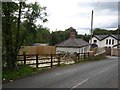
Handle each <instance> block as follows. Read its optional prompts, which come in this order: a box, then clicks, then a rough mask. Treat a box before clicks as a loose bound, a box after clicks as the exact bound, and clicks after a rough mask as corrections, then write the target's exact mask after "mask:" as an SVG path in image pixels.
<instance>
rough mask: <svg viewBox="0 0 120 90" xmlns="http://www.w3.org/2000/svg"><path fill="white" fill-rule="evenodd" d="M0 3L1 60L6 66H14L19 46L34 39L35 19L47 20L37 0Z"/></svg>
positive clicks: (43, 8) (35, 30)
mask: <svg viewBox="0 0 120 90" xmlns="http://www.w3.org/2000/svg"><path fill="white" fill-rule="evenodd" d="M2 5H3V7H2V20H3V22H2V26H3V27H2V30H3V33H2V36H3V38H2V41H3V44H2V45H3V52H2V54H3V60H4V62H7V67H8V68H14V67H15V66H16V61H17V55H18V52H19V50H20V47H21V46H22V45H25V44H30V43H33V42H34V41H35V37H36V32H37V26H36V24H35V23H36V21H37V19H40V20H41V21H43V22H46V21H47V19H46V16H47V13H46V11H45V10H46V7H41V6H40V5H39V4H38V3H37V2H35V3H30V4H27V3H25V2H19V3H17V2H3V3H2Z"/></svg>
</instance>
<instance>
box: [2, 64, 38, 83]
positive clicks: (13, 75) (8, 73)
mask: <svg viewBox="0 0 120 90" xmlns="http://www.w3.org/2000/svg"><path fill="white" fill-rule="evenodd" d="M35 71H36V69H34V68H32V67H29V66H26V65H22V66H21V67H20V68H19V70H17V69H14V70H10V69H3V72H2V79H3V80H4V79H5V81H9V80H15V79H18V78H22V77H26V76H29V75H31V74H32V73H33V72H35ZM3 82H4V81H3Z"/></svg>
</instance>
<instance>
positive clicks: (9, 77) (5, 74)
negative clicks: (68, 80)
mask: <svg viewBox="0 0 120 90" xmlns="http://www.w3.org/2000/svg"><path fill="white" fill-rule="evenodd" d="M105 59H106V56H105V55H104V54H102V55H98V56H95V57H86V58H85V60H82V59H80V60H79V61H78V60H77V61H76V62H75V63H72V64H60V66H57V65H55V66H53V67H52V68H47V67H45V68H32V67H30V66H27V65H21V66H19V69H18V70H17V69H14V70H9V69H5V68H4V69H3V71H2V82H3V83H5V82H9V81H13V80H16V79H20V78H24V77H28V76H32V75H35V74H38V73H41V72H47V71H50V70H52V69H55V68H58V67H65V66H69V65H73V64H79V63H87V62H93V61H98V60H105Z"/></svg>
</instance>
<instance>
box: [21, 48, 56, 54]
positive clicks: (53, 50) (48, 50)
mask: <svg viewBox="0 0 120 90" xmlns="http://www.w3.org/2000/svg"><path fill="white" fill-rule="evenodd" d="M24 52H25V53H27V54H29V55H33V54H38V55H41V54H56V48H55V46H22V47H21V49H20V52H19V54H23V53H24Z"/></svg>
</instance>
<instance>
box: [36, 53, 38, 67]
mask: <svg viewBox="0 0 120 90" xmlns="http://www.w3.org/2000/svg"><path fill="white" fill-rule="evenodd" d="M36 68H38V54H36Z"/></svg>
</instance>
